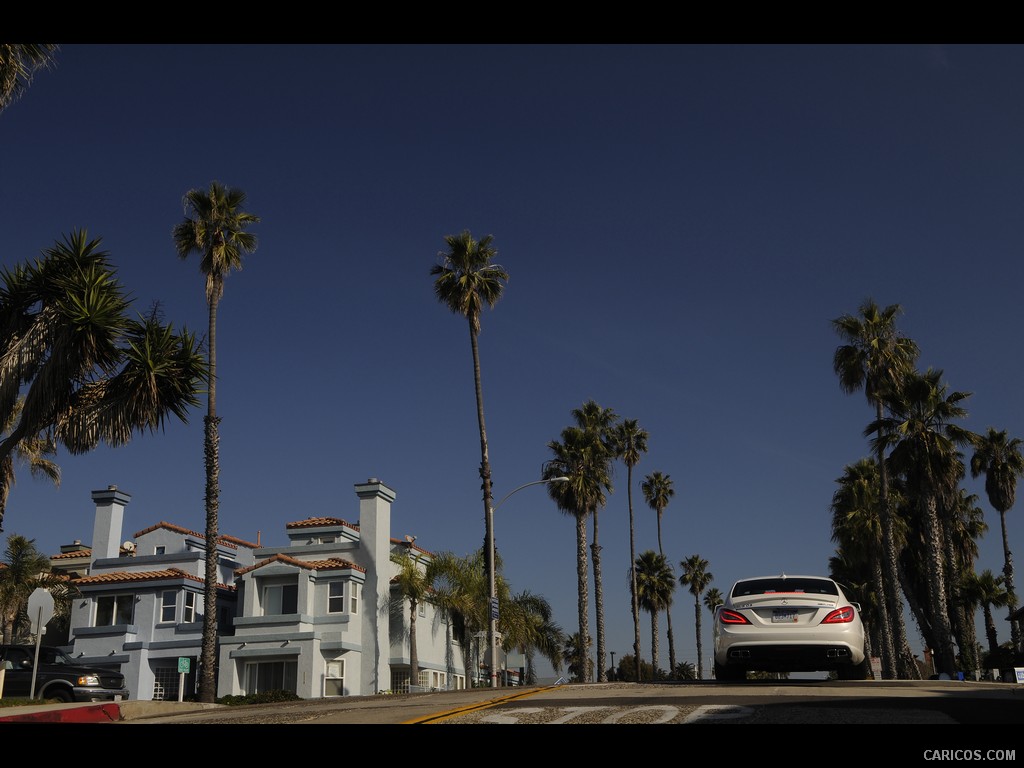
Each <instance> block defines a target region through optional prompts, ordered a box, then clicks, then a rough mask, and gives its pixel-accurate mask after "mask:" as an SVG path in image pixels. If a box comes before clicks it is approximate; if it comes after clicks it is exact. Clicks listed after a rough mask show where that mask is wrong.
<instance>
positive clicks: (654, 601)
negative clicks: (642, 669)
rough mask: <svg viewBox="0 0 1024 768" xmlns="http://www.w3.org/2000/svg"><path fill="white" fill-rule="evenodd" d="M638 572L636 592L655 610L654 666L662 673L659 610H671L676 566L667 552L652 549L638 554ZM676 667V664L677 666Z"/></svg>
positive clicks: (650, 610)
mask: <svg viewBox="0 0 1024 768" xmlns="http://www.w3.org/2000/svg"><path fill="white" fill-rule="evenodd" d="M634 571H635V573H636V594H637V599H638V600H639V602H640V607H641V608H643V609H644V610H645V611H647V612H648V613H649V614H651V669H652V674H653V675H654V677H655V678H657V676H658V634H659V633H658V614H659V613H660V612H661V611H665V612H666V613H667V612H668V610H669V608H670V607H671V606H672V593H673V592H674V591H675V588H676V578H675V574H674V573H672V566H671V565H669V563H668V560H667V559H666V558H665V556H664V555H662V554H659V553H657V552H655V551H654V550H653V549H648V550H645V551H643V552H641V553H640V555H638V556H637V559H636V563H635V564H634V568H632V569H630V572H631V573H633V572H634ZM672 669H673V670H674V669H675V667H674V666H673V667H672Z"/></svg>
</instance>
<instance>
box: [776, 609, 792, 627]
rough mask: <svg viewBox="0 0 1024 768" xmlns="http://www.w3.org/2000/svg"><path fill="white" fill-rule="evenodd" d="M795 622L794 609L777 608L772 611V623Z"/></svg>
mask: <svg viewBox="0 0 1024 768" xmlns="http://www.w3.org/2000/svg"><path fill="white" fill-rule="evenodd" d="M794 623H796V611H795V610H792V609H778V608H776V609H775V610H774V611H772V624H794Z"/></svg>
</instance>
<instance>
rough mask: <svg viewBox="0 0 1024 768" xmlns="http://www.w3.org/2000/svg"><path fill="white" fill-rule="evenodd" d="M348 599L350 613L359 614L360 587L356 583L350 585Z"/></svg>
mask: <svg viewBox="0 0 1024 768" xmlns="http://www.w3.org/2000/svg"><path fill="white" fill-rule="evenodd" d="M348 599H349V606H348V612H349V613H359V585H358V584H356V583H355V582H354V581H353V582H351V583H350V584H349V588H348Z"/></svg>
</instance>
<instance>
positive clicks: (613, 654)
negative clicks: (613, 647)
mask: <svg viewBox="0 0 1024 768" xmlns="http://www.w3.org/2000/svg"><path fill="white" fill-rule="evenodd" d="M609 653H611V655H612V679H613V680H614V679H615V651H609Z"/></svg>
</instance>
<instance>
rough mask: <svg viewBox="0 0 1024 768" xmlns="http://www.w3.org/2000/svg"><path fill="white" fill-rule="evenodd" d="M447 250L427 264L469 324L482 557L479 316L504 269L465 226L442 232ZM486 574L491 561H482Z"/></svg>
mask: <svg viewBox="0 0 1024 768" xmlns="http://www.w3.org/2000/svg"><path fill="white" fill-rule="evenodd" d="M444 241H445V245H446V246H447V248H448V250H447V251H441V252H440V253H438V254H437V257H438V259H440V261H439V262H438V263H436V264H434V265H433V266H432V267H431V268H430V274H431V276H433V277H434V278H435V279H434V296H436V297H437V300H438V301H439V302H441V303H442V304H444V305H445V306H446V307H448V309H450V310H451V311H452V312H454V313H455V314H456V315H460V316H462V317H464V318H466V321H467V323H468V324H469V344H470V348H471V349H472V352H473V384H474V389H475V391H476V420H477V425H478V427H479V430H480V481H481V486H480V487H481V489H482V490H483V502H484V557H485V560H486V559H487V558H488V557H489V552H490V547H489V546H488V544H489V543H490V542H493V541H494V521H493V520H492V519H491V507H492V502H493V498H494V496H493V492H492V489H491V488H492V486H491V483H492V480H491V460H490V457H489V455H488V451H487V426H486V424H485V421H484V390H483V385H482V383H481V379H480V344H479V337H480V317H481V315H482V314H483V311H484V307H490V308H492V309H493V308H494V305H495V304H497V303H498V300H499V299H500V298H501V295H502V293H503V292H504V290H505V284H506V283H507V282H508V272H507V271H506V270H505V268H504V267H502V266H501V265H499V264H495V263H494V259H495V258H496V257H497V255H498V251H497V249H496V248H495V247H494V244H493V243H494V238H493V236H491V235H486V236H485V237H482V238H480V240H476V239H474V238H473V235H472V234H470V232H469V230H463V231H462V232H461V233H460V234H458V235H446V236H445V238H444ZM486 567H487V571H488V573H489V574H491V573H494V570H493V564H491V563H486Z"/></svg>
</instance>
